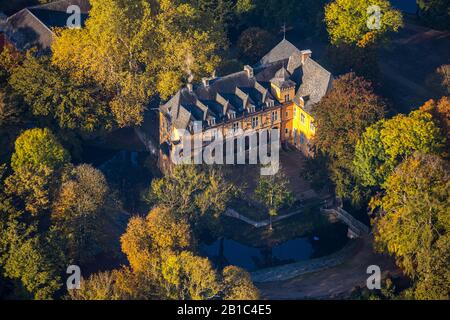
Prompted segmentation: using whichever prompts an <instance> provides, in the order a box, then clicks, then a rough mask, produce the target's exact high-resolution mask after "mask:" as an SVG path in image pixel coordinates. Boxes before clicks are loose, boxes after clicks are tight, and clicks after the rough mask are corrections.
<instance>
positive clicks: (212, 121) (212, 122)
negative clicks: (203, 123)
mask: <svg viewBox="0 0 450 320" xmlns="http://www.w3.org/2000/svg"><path fill="white" fill-rule="evenodd" d="M208 125H209V126H214V125H216V118H210V119H209V120H208Z"/></svg>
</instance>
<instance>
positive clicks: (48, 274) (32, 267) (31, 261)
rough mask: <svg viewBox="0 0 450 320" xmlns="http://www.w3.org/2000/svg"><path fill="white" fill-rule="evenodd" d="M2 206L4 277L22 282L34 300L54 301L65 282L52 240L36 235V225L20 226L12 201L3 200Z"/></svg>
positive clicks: (0, 237)
mask: <svg viewBox="0 0 450 320" xmlns="http://www.w3.org/2000/svg"><path fill="white" fill-rule="evenodd" d="M0 206H1V209H2V217H1V219H2V220H3V221H2V223H0V227H1V230H0V231H1V232H0V265H1V266H2V269H3V271H4V275H5V276H6V277H8V278H10V279H17V280H19V281H20V283H21V284H22V285H23V287H24V288H25V290H26V292H27V293H28V294H29V295H31V297H34V298H35V299H51V298H52V297H53V296H54V294H55V292H56V291H57V290H58V289H59V288H60V287H61V279H60V277H59V271H60V269H59V268H58V261H55V260H54V259H52V258H53V257H54V256H52V254H54V253H55V252H52V249H51V248H52V246H51V244H50V242H49V239H48V238H46V237H45V235H44V236H42V235H39V234H37V233H36V231H37V225H36V224H35V223H33V224H26V223H23V222H19V221H18V219H17V217H18V216H20V214H21V213H20V212H14V211H15V208H13V207H12V206H11V204H10V203H8V201H5V200H4V199H3V201H2V203H0ZM5 215H7V216H5ZM59 262H60V261H59Z"/></svg>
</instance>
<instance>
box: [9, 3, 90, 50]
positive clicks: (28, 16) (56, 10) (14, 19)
mask: <svg viewBox="0 0 450 320" xmlns="http://www.w3.org/2000/svg"><path fill="white" fill-rule="evenodd" d="M70 5H77V6H79V7H80V11H81V23H82V25H83V24H84V22H85V21H86V19H87V17H88V13H89V10H90V4H89V1H88V0H60V1H56V2H52V3H48V4H44V5H38V6H33V7H29V8H25V9H22V10H20V11H19V12H17V13H15V14H13V15H12V16H10V17H9V18H8V19H7V20H6V27H5V29H6V30H5V31H6V34H7V36H8V39H9V40H10V41H11V42H12V43H14V45H15V46H16V48H17V49H19V50H27V49H29V48H31V47H33V46H35V47H37V48H38V50H39V51H41V52H45V51H48V50H49V48H50V46H51V43H52V37H53V32H52V28H57V27H64V26H65V25H66V23H67V19H68V18H69V16H70V14H68V13H66V10H67V8H68V7H69V6H70Z"/></svg>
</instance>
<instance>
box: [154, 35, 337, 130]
mask: <svg viewBox="0 0 450 320" xmlns="http://www.w3.org/2000/svg"><path fill="white" fill-rule="evenodd" d="M282 48H285V49H286V50H287V52H281V51H280V50H281V49H282ZM303 54H306V55H308V56H310V54H311V52H310V51H309V50H308V51H303ZM276 57H278V58H279V59H280V60H274V59H276ZM265 58H266V59H264V58H263V59H262V60H261V61H265V62H267V63H261V62H260V63H258V64H257V65H256V66H255V67H254V69H253V77H249V75H248V73H247V71H245V70H244V71H239V72H236V73H233V74H230V75H227V76H224V77H219V78H215V79H210V80H209V81H208V83H209V84H208V85H207V86H205V85H204V84H197V85H193V88H192V90H190V89H188V88H183V89H181V90H179V91H178V92H177V94H175V95H174V96H173V97H172V98H171V99H170V100H169V101H168V102H167V103H165V104H164V105H162V106H161V109H160V110H161V112H163V114H165V115H166V116H168V118H169V120H170V122H171V123H170V124H171V125H173V126H175V128H177V129H189V128H190V127H191V126H192V125H193V122H194V121H202V127H203V128H207V127H210V126H213V125H214V124H208V119H211V118H214V119H215V124H220V123H222V122H226V121H228V120H229V119H230V117H229V115H230V113H232V112H234V113H235V115H236V118H238V117H240V116H246V115H248V114H251V113H253V112H258V111H260V110H262V109H264V108H267V107H268V106H269V105H270V106H272V105H280V102H278V101H277V99H276V98H275V97H274V96H273V95H272V94H271V91H270V87H271V86H270V84H271V83H273V84H276V85H278V86H279V87H287V86H288V87H292V86H294V87H295V90H296V96H295V98H294V101H295V102H296V103H297V104H298V105H302V104H301V102H302V101H301V100H302V99H303V101H304V102H305V107H304V109H305V110H306V111H307V112H310V110H311V106H312V105H313V104H314V103H316V102H318V101H319V100H320V99H321V98H322V97H323V96H324V95H325V94H326V93H327V92H328V91H329V90H330V89H331V82H332V75H331V73H330V72H328V71H327V70H325V69H324V68H322V67H321V66H320V65H319V64H318V63H317V62H315V61H314V60H313V59H312V58H310V57H309V58H306V60H305V61H304V63H302V51H300V50H299V49H297V48H295V47H294V46H293V45H292V44H291V43H290V42H288V41H287V40H283V41H281V42H280V44H278V45H277V46H276V47H275V48H274V49H273V50H271V51H270V53H269V54H268V55H266V56H265ZM253 107H254V108H253ZM231 119H233V118H231Z"/></svg>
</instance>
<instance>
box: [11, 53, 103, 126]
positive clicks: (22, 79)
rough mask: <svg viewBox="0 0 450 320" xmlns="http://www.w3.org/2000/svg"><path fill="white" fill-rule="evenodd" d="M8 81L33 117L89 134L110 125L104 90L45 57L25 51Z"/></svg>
mask: <svg viewBox="0 0 450 320" xmlns="http://www.w3.org/2000/svg"><path fill="white" fill-rule="evenodd" d="M9 84H10V85H11V87H12V88H13V89H14V90H15V91H16V92H17V93H19V94H20V95H21V96H22V97H23V100H24V101H25V102H26V103H27V104H28V105H29V106H30V107H31V112H32V113H33V115H34V116H40V117H47V118H49V119H50V120H54V121H55V122H56V123H57V125H58V126H59V127H60V128H62V129H72V130H78V131H79V132H81V133H85V134H88V133H89V134H92V133H96V132H98V131H102V130H108V129H111V127H112V116H111V113H110V111H109V110H108V106H107V103H106V102H105V99H106V98H107V96H106V95H105V93H104V92H102V90H100V89H99V88H98V86H96V85H95V84H93V83H92V81H88V80H87V79H83V80H80V79H75V78H73V77H71V76H69V75H68V74H67V73H66V72H63V71H61V70H59V69H58V68H56V67H54V66H52V65H51V64H50V58H48V57H46V56H41V57H36V56H35V54H34V53H33V52H27V54H26V55H25V58H24V59H23V61H22V63H20V64H19V65H18V66H16V67H15V68H13V69H12V70H11V75H10V77H9Z"/></svg>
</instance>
